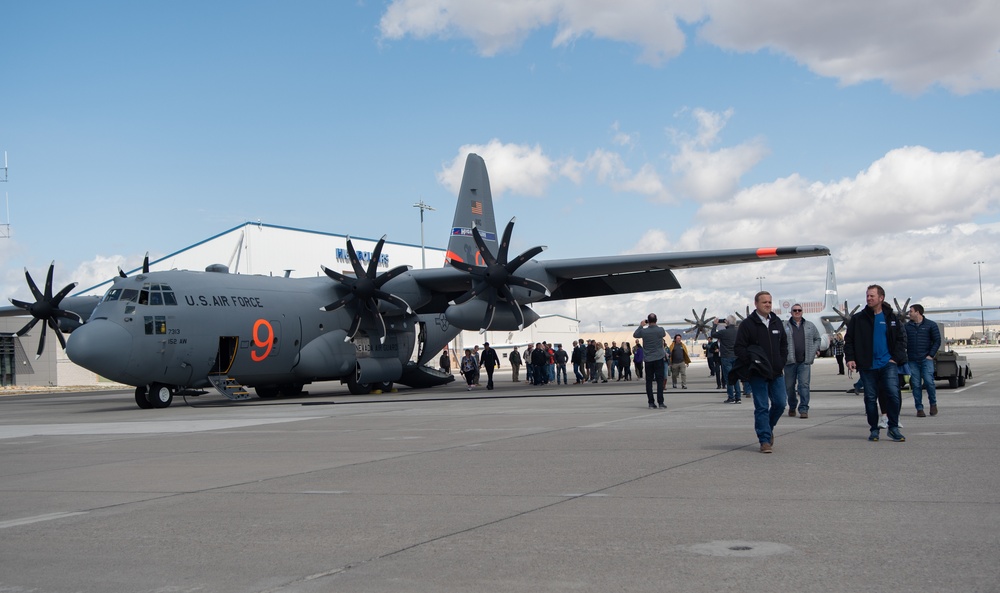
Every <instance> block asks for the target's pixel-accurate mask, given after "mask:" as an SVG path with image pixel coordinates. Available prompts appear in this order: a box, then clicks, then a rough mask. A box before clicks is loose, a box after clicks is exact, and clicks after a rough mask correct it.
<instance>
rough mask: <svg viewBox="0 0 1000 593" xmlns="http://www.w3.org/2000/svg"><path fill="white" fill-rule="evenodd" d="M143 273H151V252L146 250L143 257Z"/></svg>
mask: <svg viewBox="0 0 1000 593" xmlns="http://www.w3.org/2000/svg"><path fill="white" fill-rule="evenodd" d="M142 273H143V274H148V273H149V252H148V251H147V252H146V256H145V257H143V258H142Z"/></svg>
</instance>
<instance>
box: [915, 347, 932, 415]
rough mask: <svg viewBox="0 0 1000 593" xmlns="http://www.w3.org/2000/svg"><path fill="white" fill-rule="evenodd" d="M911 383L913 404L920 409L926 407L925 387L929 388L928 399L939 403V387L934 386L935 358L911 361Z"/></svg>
mask: <svg viewBox="0 0 1000 593" xmlns="http://www.w3.org/2000/svg"><path fill="white" fill-rule="evenodd" d="M910 372H911V373H912V374H911V375H910V385H911V386H912V387H913V405H915V406H916V407H917V409H918V410H923V409H924V394H923V389H922V388H924V387H926V388H927V401H928V402H929V403H930V404H931V405H932V406H936V405H937V388H936V387H935V386H934V359H932V358H925V359H923V360H911V361H910Z"/></svg>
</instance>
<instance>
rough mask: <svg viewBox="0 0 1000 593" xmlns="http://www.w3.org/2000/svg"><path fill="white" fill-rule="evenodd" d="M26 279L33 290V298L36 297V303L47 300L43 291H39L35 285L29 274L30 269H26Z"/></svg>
mask: <svg viewBox="0 0 1000 593" xmlns="http://www.w3.org/2000/svg"><path fill="white" fill-rule="evenodd" d="M24 277H25V278H26V279H27V280H28V288H30V289H31V296H33V297H35V300H36V301H40V300H42V299H44V298H45V295H43V294H42V291H40V290H38V286H36V285H35V281H34V280H32V279H31V274H30V273H29V272H28V268H24Z"/></svg>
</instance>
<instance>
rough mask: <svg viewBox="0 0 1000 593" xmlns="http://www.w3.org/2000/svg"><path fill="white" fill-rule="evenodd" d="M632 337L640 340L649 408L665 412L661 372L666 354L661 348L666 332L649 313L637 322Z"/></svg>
mask: <svg viewBox="0 0 1000 593" xmlns="http://www.w3.org/2000/svg"><path fill="white" fill-rule="evenodd" d="M632 337H633V338H636V339H637V340H642V347H641V350H642V356H641V358H642V361H643V366H644V367H645V371H646V373H645V374H646V400H647V401H648V402H649V407H650V408H654V409H655V408H656V407H657V406H659V407H660V409H664V410H665V409H666V408H667V405H666V404H665V403H664V402H663V384H664V382H665V378H664V376H663V370H664V364H665V361H666V358H667V353H666V351H665V350H664V348H663V340H664V338H666V337H667V331H666V330H665V329H663V328H662V327H660V326H658V325H656V313H650V314H649V315H647V316H646V318H645V319H643V320H642V321H640V322H639V327H638V328H636V330H635V331H634V332H633V333H632ZM653 382H656V400H653Z"/></svg>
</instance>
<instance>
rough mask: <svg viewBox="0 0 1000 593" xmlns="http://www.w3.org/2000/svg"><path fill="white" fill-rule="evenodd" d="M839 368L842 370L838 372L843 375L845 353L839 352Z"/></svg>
mask: <svg viewBox="0 0 1000 593" xmlns="http://www.w3.org/2000/svg"><path fill="white" fill-rule="evenodd" d="M837 368H838V369H839V371H840V372H838V373H837V374H838V375H843V374H844V355H843V354H838V355H837Z"/></svg>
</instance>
